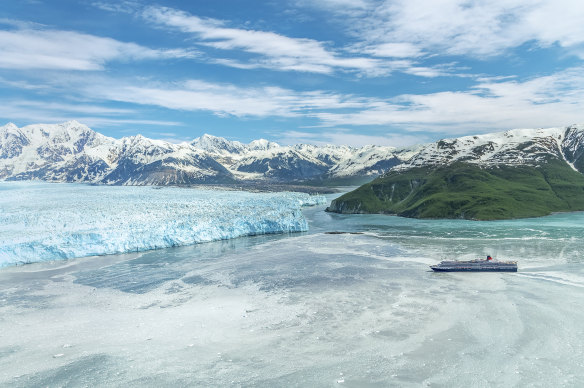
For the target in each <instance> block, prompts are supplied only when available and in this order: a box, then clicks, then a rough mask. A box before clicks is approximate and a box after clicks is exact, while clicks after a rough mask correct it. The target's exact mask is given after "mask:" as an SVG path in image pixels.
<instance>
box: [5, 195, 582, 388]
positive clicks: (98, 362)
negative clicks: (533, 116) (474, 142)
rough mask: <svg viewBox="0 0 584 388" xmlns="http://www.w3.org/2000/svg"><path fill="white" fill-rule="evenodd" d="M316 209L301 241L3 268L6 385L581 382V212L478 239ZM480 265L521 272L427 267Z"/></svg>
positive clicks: (466, 227) (473, 231)
mask: <svg viewBox="0 0 584 388" xmlns="http://www.w3.org/2000/svg"><path fill="white" fill-rule="evenodd" d="M332 198H334V196H328V200H329V201H330V200H331V199H332ZM325 206H326V205H317V206H314V207H309V208H304V210H303V213H304V216H305V217H306V220H307V222H308V226H309V230H308V231H307V232H300V233H294V234H284V235H265V236H252V237H243V238H237V239H230V240H223V241H218V242H209V243H205V244H197V245H193V246H185V247H177V248H169V249H160V250H155V251H147V252H138V253H128V254H124V255H110V256H99V257H88V258H83V259H75V260H67V261H52V262H47V263H37V264H30V265H26V266H21V267H8V268H3V269H1V270H0V386H15V387H24V386H173V387H175V386H209V387H211V386H212V387H215V386H259V387H274V386H299V387H304V386H324V387H326V386H337V387H338V386H349V387H367V386H371V387H387V386H399V387H403V386H412V387H417V386H443V387H452V386H459V387H470V386H472V387H490V386H505V387H508V386H566V387H573V386H579V385H581V383H582V381H584V325H582V322H584V309H583V308H582V306H583V304H582V301H583V300H584V270H583V264H584V242H583V241H582V239H581V237H582V236H583V235H584V233H583V232H584V214H583V213H569V214H568V213H566V214H556V215H552V216H549V217H543V218H536V219H524V220H513V221H496V222H471V221H463V220H413V219H405V218H399V217H392V216H382V215H338V214H330V213H326V212H324V208H325ZM327 232H342V233H334V234H330V233H327ZM487 254H490V255H491V256H493V257H494V258H495V259H500V260H517V261H518V267H519V271H518V272H517V273H434V272H432V271H431V270H430V269H429V267H428V266H429V265H431V264H435V263H437V262H439V261H440V260H442V259H447V258H448V259H471V258H483V257H486V255H487Z"/></svg>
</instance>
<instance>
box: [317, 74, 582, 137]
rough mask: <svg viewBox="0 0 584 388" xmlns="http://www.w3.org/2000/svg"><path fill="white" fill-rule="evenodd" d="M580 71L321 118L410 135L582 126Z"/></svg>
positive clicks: (403, 99) (479, 86)
mask: <svg viewBox="0 0 584 388" xmlns="http://www.w3.org/2000/svg"><path fill="white" fill-rule="evenodd" d="M583 96H584V69H583V68H580V67H579V68H573V69H569V70H566V71H563V72H560V73H556V74H553V75H549V76H545V77H537V78H533V79H531V80H528V81H524V82H519V81H509V80H507V81H503V82H496V81H494V80H488V81H486V82H482V83H479V84H477V85H476V86H475V87H474V88H473V89H472V90H470V91H464V92H452V91H448V92H440V93H431V94H423V95H401V96H398V97H396V98H393V99H390V100H385V101H383V100H380V101H377V103H375V104H372V106H371V107H369V108H366V109H360V110H356V111H354V112H351V113H337V112H332V111H331V112H321V113H317V114H316V115H315V116H316V117H317V118H318V119H319V120H321V121H322V122H323V126H332V127H334V126H346V125H354V126H365V125H378V126H384V125H385V126H392V127H398V128H401V129H408V130H411V131H432V132H442V133H445V134H452V135H456V134H468V133H475V132H485V131H492V130H495V129H509V128H518V127H522V128H525V127H532V128H534V127H552V126H561V125H567V124H572V123H577V122H582V121H583V119H584V117H583V115H582V112H584V98H583Z"/></svg>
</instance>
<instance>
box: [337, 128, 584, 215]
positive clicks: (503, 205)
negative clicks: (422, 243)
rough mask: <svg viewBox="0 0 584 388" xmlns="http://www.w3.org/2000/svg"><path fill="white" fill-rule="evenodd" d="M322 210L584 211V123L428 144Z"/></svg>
mask: <svg viewBox="0 0 584 388" xmlns="http://www.w3.org/2000/svg"><path fill="white" fill-rule="evenodd" d="M327 210H328V211H331V212H338V213H387V214H396V215H400V216H405V217H415V218H465V219H475V220H493V219H508V218H522V217H534V216H542V215H547V214H550V213H552V212H562V211H576V210H584V126H582V125H572V126H569V127H562V128H546V129H543V128H539V129H515V130H510V131H506V132H500V133H491V134H485V135H477V136H465V137H460V138H456V139H443V140H440V141H437V142H435V143H431V144H427V145H424V146H421V147H420V148H419V149H418V150H417V152H415V153H414V155H413V156H412V157H411V158H409V159H408V160H407V161H405V162H404V163H401V164H399V165H396V166H395V167H393V168H392V169H390V170H389V171H387V172H386V173H384V174H383V175H382V176H380V177H378V178H377V179H375V180H373V181H372V182H369V183H367V184H365V185H363V186H361V187H359V188H358V189H357V190H354V191H352V192H349V193H347V194H345V195H343V196H341V197H339V198H337V199H336V200H334V201H332V203H331V205H330V206H329V208H328V209H327Z"/></svg>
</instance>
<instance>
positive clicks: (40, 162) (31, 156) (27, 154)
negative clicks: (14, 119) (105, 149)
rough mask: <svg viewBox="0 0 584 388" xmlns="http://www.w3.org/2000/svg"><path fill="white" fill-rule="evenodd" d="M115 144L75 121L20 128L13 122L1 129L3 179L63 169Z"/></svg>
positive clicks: (110, 139)
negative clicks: (91, 150) (86, 154)
mask: <svg viewBox="0 0 584 388" xmlns="http://www.w3.org/2000/svg"><path fill="white" fill-rule="evenodd" d="M114 141H115V140H114V139H112V138H108V137H106V136H103V135H101V134H99V133H97V132H95V131H93V130H91V129H90V128H88V127H87V126H85V125H83V124H80V123H78V122H76V121H69V122H66V123H63V124H35V125H29V126H26V127H23V128H20V129H19V128H17V127H16V126H15V125H14V124H11V123H10V124H7V125H5V126H4V127H0V179H2V178H5V177H7V176H11V175H17V174H21V173H26V172H28V171H31V170H35V169H42V168H45V167H47V166H48V165H55V166H58V167H61V166H63V165H65V164H67V163H70V162H71V161H72V160H73V159H75V158H76V157H77V156H78V155H80V154H82V153H83V152H84V151H85V149H88V148H96V147H99V146H103V145H109V144H112V143H113V142H114Z"/></svg>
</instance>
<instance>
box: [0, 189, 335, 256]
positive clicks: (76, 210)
mask: <svg viewBox="0 0 584 388" xmlns="http://www.w3.org/2000/svg"><path fill="white" fill-rule="evenodd" d="M324 203H325V198H324V197H322V196H311V195H308V194H304V193H291V192H282V193H250V192H242V191H223V190H207V189H205V190H202V189H192V188H176V187H174V188H173V187H165V188H157V189H155V188H152V187H111V186H89V185H80V184H48V183H32V182H20V183H15V182H12V183H8V182H5V183H2V182H0V267H2V266H7V265H15V264H24V263H32V262H39V261H50V260H58V259H69V258H76V257H85V256H94V255H106V254H117V253H126V252H136V251H144V250H150V249H158V248H167V247H173V246H181V245H190V244H196V243H202V242H208V241H214V240H223V239H230V238H236V237H241V236H250V235H259V234H271V233H288V232H301V231H306V230H308V223H307V221H306V219H305V218H304V216H303V214H302V211H301V208H302V207H303V206H310V205H316V204H324Z"/></svg>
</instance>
